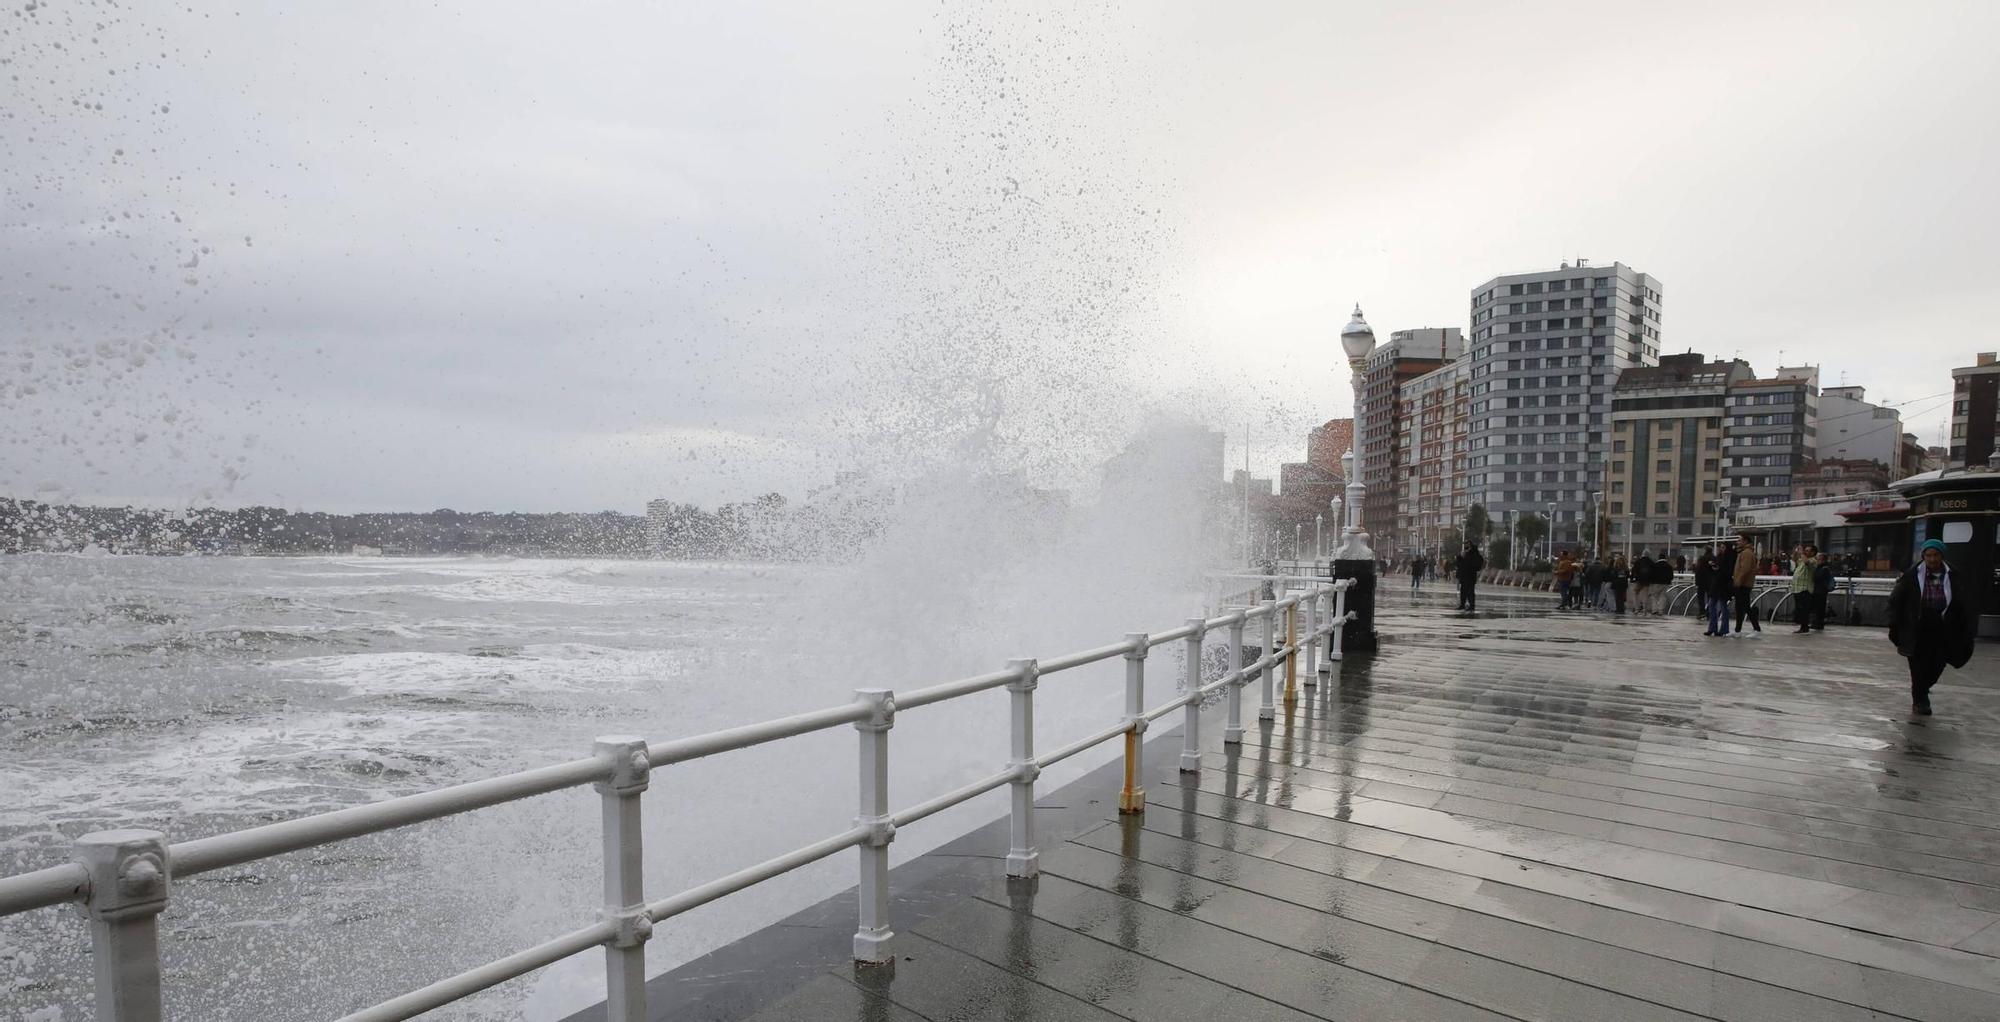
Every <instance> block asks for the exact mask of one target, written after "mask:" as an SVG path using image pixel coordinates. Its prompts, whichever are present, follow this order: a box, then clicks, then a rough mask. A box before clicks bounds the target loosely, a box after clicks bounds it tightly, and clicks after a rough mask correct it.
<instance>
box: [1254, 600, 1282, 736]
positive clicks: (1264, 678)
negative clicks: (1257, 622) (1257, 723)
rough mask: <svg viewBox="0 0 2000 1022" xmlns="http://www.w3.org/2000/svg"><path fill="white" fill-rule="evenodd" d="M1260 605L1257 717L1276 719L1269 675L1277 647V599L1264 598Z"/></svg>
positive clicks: (1276, 708)
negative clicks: (1261, 634) (1261, 643)
mask: <svg viewBox="0 0 2000 1022" xmlns="http://www.w3.org/2000/svg"><path fill="white" fill-rule="evenodd" d="M1261 606H1263V608H1264V655H1263V657H1262V659H1263V661H1264V666H1263V667H1262V668H1261V669H1259V670H1258V672H1257V694H1258V696H1259V699H1258V702H1257V719H1258V720H1276V719H1277V718H1278V707H1277V705H1276V704H1274V703H1272V702H1271V696H1272V691H1271V690H1272V688H1273V687H1274V685H1273V681H1274V680H1275V679H1274V678H1273V677H1272V676H1271V654H1272V653H1274V652H1276V651H1277V648H1278V601H1276V600H1264V601H1262V603H1261Z"/></svg>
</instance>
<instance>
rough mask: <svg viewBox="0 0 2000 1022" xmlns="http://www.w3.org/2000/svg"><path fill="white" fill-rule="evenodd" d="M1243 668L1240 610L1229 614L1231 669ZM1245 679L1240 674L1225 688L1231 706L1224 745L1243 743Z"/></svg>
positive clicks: (1225, 725)
mask: <svg viewBox="0 0 2000 1022" xmlns="http://www.w3.org/2000/svg"><path fill="white" fill-rule="evenodd" d="M1242 669H1243V612H1242V611H1240V610H1239V611H1237V612H1236V613H1234V614H1231V615H1229V670H1230V671H1231V672H1235V671H1241V670H1242ZM1243 680H1244V679H1243V678H1242V676H1241V675H1238V676H1237V678H1236V680H1235V681H1232V682H1230V683H1229V686H1228V687H1227V688H1225V689H1224V690H1223V691H1224V693H1225V696H1226V701H1227V705H1228V707H1229V717H1228V719H1227V720H1226V721H1225V722H1224V723H1223V725H1222V744H1224V745H1242V744H1243Z"/></svg>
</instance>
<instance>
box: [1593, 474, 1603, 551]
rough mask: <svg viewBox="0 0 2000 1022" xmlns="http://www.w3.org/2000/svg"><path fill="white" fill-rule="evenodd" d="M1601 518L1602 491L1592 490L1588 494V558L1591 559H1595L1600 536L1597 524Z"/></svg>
mask: <svg viewBox="0 0 2000 1022" xmlns="http://www.w3.org/2000/svg"><path fill="white" fill-rule="evenodd" d="M1603 518H1604V491H1603V490H1595V491H1592V492H1591V494H1590V559H1591V560H1593V561H1594V560H1596V559H1597V554H1598V540H1599V539H1601V538H1602V537H1600V536H1599V535H1598V525H1599V523H1600V522H1601V521H1602V520H1603Z"/></svg>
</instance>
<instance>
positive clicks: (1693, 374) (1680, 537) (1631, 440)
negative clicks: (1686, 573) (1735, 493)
mask: <svg viewBox="0 0 2000 1022" xmlns="http://www.w3.org/2000/svg"><path fill="white" fill-rule="evenodd" d="M1753 376H1754V374H1753V373H1752V372H1751V370H1750V366H1749V364H1748V363H1746V362H1744V361H1742V360H1741V359H1737V360H1733V361H1729V362H1710V361H1708V360H1707V359H1706V358H1705V357H1704V356H1701V355H1697V354H1686V355H1668V356H1666V357H1664V358H1662V359H1660V364H1659V365H1657V366H1637V367H1633V368H1630V369H1627V370H1625V372H1624V373H1623V374H1622V375H1621V376H1620V377H1619V380H1618V385H1617V386H1616V387H1615V388H1613V390H1612V394H1611V450H1610V451H1609V453H1608V457H1607V460H1606V462H1605V493H1604V514H1605V516H1606V517H1607V519H1608V522H1607V533H1608V538H1609V540H1610V543H1611V544H1612V545H1613V546H1615V547H1621V548H1622V547H1623V546H1625V545H1627V544H1628V543H1629V544H1630V545H1631V547H1632V549H1633V550H1635V551H1637V550H1640V549H1648V550H1653V551H1655V552H1657V551H1659V550H1661V549H1665V550H1667V551H1668V552H1670V553H1671V552H1673V550H1674V549H1675V548H1677V547H1679V546H1680V545H1681V544H1682V543H1684V542H1686V540H1687V538H1689V537H1693V536H1702V535H1707V534H1709V533H1710V532H1712V531H1713V530H1714V528H1715V518H1716V511H1717V502H1718V501H1719V500H1720V499H1721V491H1722V481H1723V457H1724V455H1723V436H1724V429H1725V425H1724V423H1725V416H1726V414H1727V408H1728V401H1729V393H1730V388H1731V387H1732V386H1734V385H1738V384H1741V383H1743V382H1745V381H1748V380H1750V379H1751V378H1752V377H1753Z"/></svg>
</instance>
